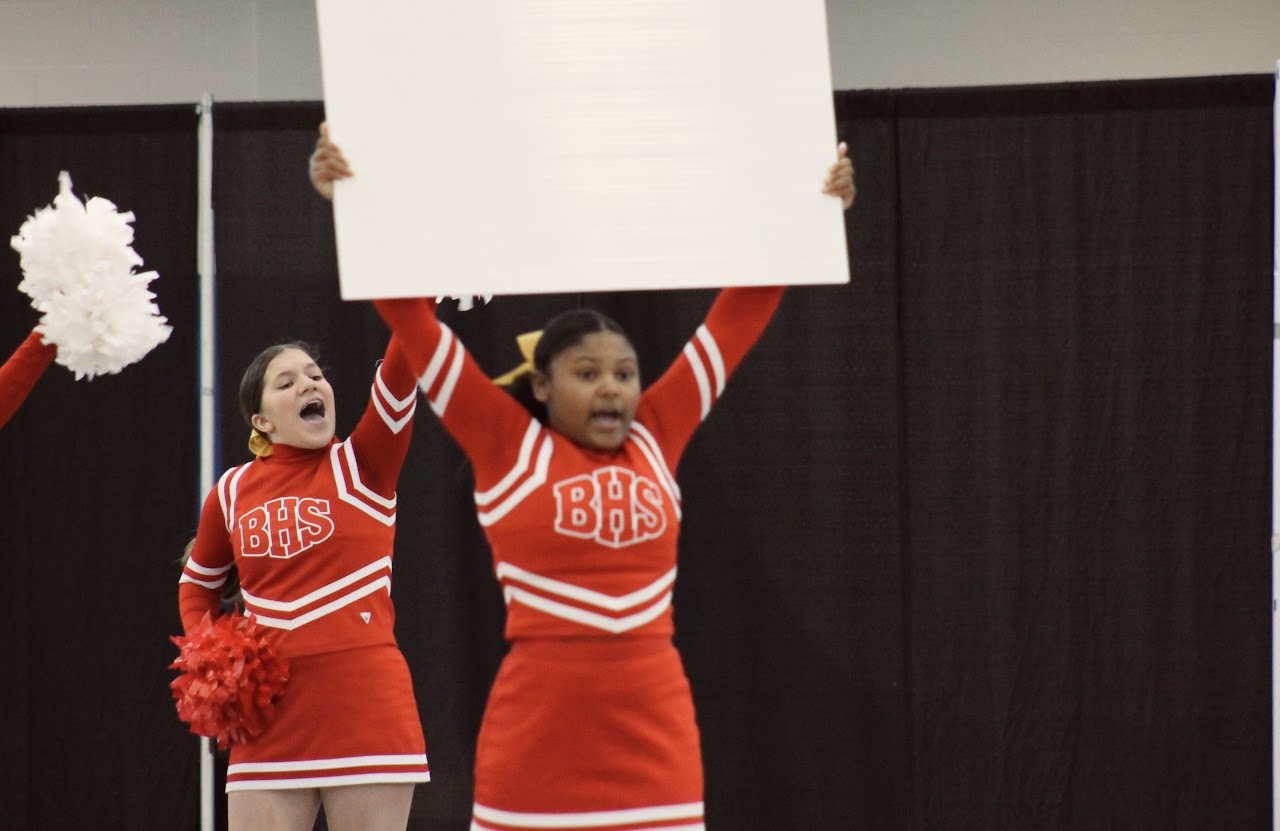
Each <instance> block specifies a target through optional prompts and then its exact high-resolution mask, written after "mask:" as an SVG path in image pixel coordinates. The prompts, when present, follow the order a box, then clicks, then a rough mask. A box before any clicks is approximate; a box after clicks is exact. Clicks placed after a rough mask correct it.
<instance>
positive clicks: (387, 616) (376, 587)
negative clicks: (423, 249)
mask: <svg viewBox="0 0 1280 831" xmlns="http://www.w3.org/2000/svg"><path fill="white" fill-rule="evenodd" d="M415 380H416V376H415V374H414V373H413V372H412V371H411V369H410V365H409V363H408V361H407V360H406V358H405V355H404V353H403V352H402V351H401V349H400V347H399V342H398V340H397V339H396V338H394V337H393V338H392V339H391V343H390V344H389V345H388V346H387V352H386V356H385V360H384V361H383V362H382V364H381V365H380V366H379V368H378V370H377V372H376V374H375V377H374V382H373V388H372V391H371V393H370V398H369V404H368V407H367V408H366V409H365V412H364V415H363V417H362V418H361V419H360V422H359V424H358V425H357V426H356V428H355V430H354V431H353V432H352V434H351V436H350V437H349V438H348V439H346V440H345V441H338V440H337V439H336V438H335V439H334V441H333V442H332V443H331V444H330V445H329V446H328V447H325V448H321V449H318V450H303V449H300V448H296V447H290V446H288V445H280V444H277V445H274V446H273V449H272V451H273V452H272V454H271V455H270V456H267V457H264V458H258V459H255V460H254V461H251V462H249V463H248V464H244V465H239V466H237V467H233V468H231V469H230V470H228V471H226V472H225V473H224V474H223V475H222V477H221V478H220V479H219V481H218V485H217V487H216V488H214V489H213V490H212V491H210V493H209V495H208V497H207V498H206V499H205V503H204V508H203V510H202V512H201V516H200V527H199V530H198V531H197V533H196V542H195V546H194V547H193V548H192V551H191V556H190V558H189V559H188V561H187V564H186V566H185V568H184V569H183V573H182V577H181V579H180V581H179V587H178V597H179V609H180V612H181V614H182V623H183V627H184V629H186V630H188V631H189V630H190V629H191V627H192V626H194V625H195V624H196V623H198V622H199V621H200V620H201V618H202V617H203V616H204V614H205V613H206V612H207V613H210V614H211V615H215V616H216V615H217V614H218V610H219V606H220V601H221V594H222V588H223V586H224V585H225V583H226V579H227V574H228V572H229V571H230V570H231V568H232V566H233V565H234V566H235V567H236V569H237V570H238V572H239V575H240V585H241V589H242V593H243V595H244V604H245V611H246V614H248V615H249V616H251V617H252V618H253V619H254V620H255V621H256V622H257V624H258V625H259V626H260V627H262V628H263V630H264V637H265V638H266V640H267V642H268V644H269V645H270V646H271V647H272V648H273V649H274V650H275V651H276V653H277V654H280V655H282V656H284V657H286V658H288V659H289V681H288V686H287V688H286V690H285V693H284V695H283V696H282V697H281V699H280V701H279V702H278V703H277V705H276V714H275V718H274V719H273V721H272V722H271V724H270V725H268V727H267V729H266V730H265V731H264V732H263V733H262V734H260V735H259V736H257V737H255V738H253V739H252V740H249V741H247V742H243V743H236V744H233V745H232V747H231V758H230V761H229V764H228V768H227V791H234V790H250V789H274V788H303V787H329V786H333V785H351V784H364V783H373V782H424V781H427V780H428V779H429V773H428V768H427V757H426V748H425V743H424V740H423V734H422V726H421V722H420V720H419V717H418V709H417V704H416V702H415V700H414V695H413V687H412V684H411V682H410V678H409V673H408V669H407V667H406V665H405V661H404V657H403V656H402V654H401V653H400V649H399V647H398V646H397V645H396V640H395V635H394V632H393V627H394V624H395V610H394V608H393V607H392V604H391V562H392V553H393V552H392V548H393V543H394V540H395V522H396V480H397V478H398V477H399V474H400V468H401V466H402V464H403V462H404V457H405V453H406V452H407V451H408V447H409V438H410V434H411V432H412V425H413V414H414V410H415V409H416V406H417V403H416V397H417V396H416V393H417V390H416V387H415Z"/></svg>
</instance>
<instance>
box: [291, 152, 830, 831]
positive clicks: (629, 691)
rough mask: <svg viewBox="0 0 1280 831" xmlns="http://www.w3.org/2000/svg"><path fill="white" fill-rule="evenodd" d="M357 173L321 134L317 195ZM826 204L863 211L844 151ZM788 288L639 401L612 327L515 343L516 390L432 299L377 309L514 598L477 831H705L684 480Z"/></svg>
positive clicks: (491, 717)
mask: <svg viewBox="0 0 1280 831" xmlns="http://www.w3.org/2000/svg"><path fill="white" fill-rule="evenodd" d="M348 175H350V170H349V169H348V168H347V165H346V161H345V159H343V157H342V154H341V152H340V151H339V149H338V148H337V147H336V146H335V145H334V144H333V143H332V142H331V141H330V140H329V138H328V136H327V134H325V133H323V132H322V134H321V138H320V140H319V142H318V144H317V146H316V151H315V153H314V154H313V156H312V159H311V177H312V182H313V183H314V184H315V186H316V188H317V190H319V191H320V192H321V193H322V194H325V195H331V194H332V185H333V182H334V180H336V179H340V178H345V177H346V176H348ZM823 191H824V192H826V193H828V194H831V195H833V196H837V197H839V198H840V199H841V200H842V202H843V204H844V205H845V207H846V208H847V207H848V206H849V205H851V204H852V202H853V198H854V192H855V191H854V183H853V167H852V164H851V163H850V162H849V160H848V159H847V158H846V151H845V148H844V146H843V145H841V146H840V148H839V151H838V160H837V162H836V163H835V164H834V165H832V167H831V168H830V171H829V172H828V176H827V179H826V182H825V183H824V186H823ZM782 294H783V289H782V288H777V287H769V288H729V289H724V290H723V291H722V292H721V293H720V295H719V296H718V297H717V299H716V301H715V303H714V304H713V305H712V307H711V309H710V311H709V313H708V315H707V318H706V322H705V323H704V324H703V325H702V326H700V327H699V328H698V330H697V332H696V334H695V335H694V337H693V338H692V339H691V340H690V341H689V342H688V344H687V345H686V346H685V348H684V352H683V353H682V355H681V356H680V357H679V358H677V360H676V361H675V363H674V364H673V365H672V366H671V367H670V368H669V369H667V371H666V372H665V373H664V374H663V375H662V376H661V377H660V378H659V379H658V380H657V381H656V382H654V383H653V384H652V385H651V386H649V387H648V388H647V389H645V390H643V391H642V389H641V381H640V367H639V364H638V360H637V357H636V352H635V350H634V348H633V347H632V345H631V342H630V341H629V340H628V338H627V336H626V334H625V333H624V332H623V331H622V329H621V327H620V326H618V324H617V323H616V322H614V321H612V320H611V319H609V318H607V317H606V316H604V315H602V314H600V313H598V312H594V311H590V310H573V311H569V312H565V313H562V314H560V315H558V316H556V317H555V318H553V319H552V320H551V321H550V322H549V323H548V324H547V326H546V328H545V329H544V330H543V331H542V332H541V333H537V334H536V335H531V336H527V337H523V338H522V339H521V340H522V343H521V347H522V351H524V352H525V355H526V358H527V361H526V364H525V365H524V366H522V367H521V368H519V369H518V370H517V371H516V372H515V373H509V374H508V376H506V377H504V378H503V379H499V380H500V381H503V382H506V383H508V384H510V385H511V386H512V387H513V390H514V391H516V392H517V395H509V394H508V393H507V392H505V391H504V390H503V389H501V388H500V387H499V386H497V385H495V384H494V383H493V382H491V381H490V380H489V378H488V377H487V376H486V375H485V373H484V372H483V371H482V370H481V369H480V368H479V366H478V365H477V364H476V363H475V361H474V360H473V359H472V358H471V356H470V355H469V354H468V353H467V352H466V350H465V349H464V348H463V346H462V345H461V344H460V343H459V342H458V340H457V338H456V337H455V336H454V335H453V333H452V331H451V330H450V329H449V328H448V327H447V326H446V325H445V324H443V323H441V322H440V321H439V320H437V318H436V316H435V314H434V302H433V301H430V300H423V299H411V300H381V301H378V302H377V304H376V305H377V307H378V310H379V312H380V313H381V314H382V316H383V318H384V319H385V320H386V321H387V323H388V325H390V327H391V329H392V331H393V332H394V333H395V335H396V336H397V337H398V338H400V339H401V340H402V342H403V344H404V350H405V353H406V354H407V355H408V356H409V360H410V363H411V364H412V366H413V368H414V372H415V373H417V374H418V375H419V382H418V385H419V388H420V389H421V390H422V392H423V394H424V395H425V396H426V398H427V400H428V401H429V402H430V404H431V407H432V409H433V410H434V411H435V412H436V414H437V415H438V416H439V417H440V418H441V420H442V422H443V423H444V426H445V428H446V429H447V430H448V431H449V432H450V434H451V435H452V436H453V437H454V439H455V440H457V442H458V444H459V445H460V446H461V447H462V448H463V450H464V451H465V452H466V454H467V457H468V459H469V460H470V462H471V465H472V467H473V469H474V473H475V486H476V490H475V494H474V496H475V503H476V509H477V514H478V517H479V520H480V524H481V526H482V527H483V528H484V530H485V534H486V536H487V538H488V541H489V544H490V547H491V548H492V551H493V557H494V563H495V571H496V575H497V577H498V581H499V583H500V584H501V585H502V589H503V594H504V597H505V599H506V602H507V623H506V637H507V640H508V641H509V642H510V644H511V649H510V651H509V652H508V654H507V656H506V657H505V659H504V660H503V663H502V667H501V669H500V671H499V673H498V676H497V678H496V680H495V681H494V686H493V689H492V691H491V692H490V696H489V701H488V706H487V708H486V710H485V714H484V719H483V722H482V724H481V728H480V736H479V741H478V745H477V750H476V769H475V801H474V805H473V814H472V826H471V827H472V828H473V829H478V830H479V831H517V829H535V828H537V829H566V828H573V829H598V830H599V831H605V829H610V830H611V831H618V829H639V828H644V829H656V828H679V829H681V831H693V829H701V828H703V827H704V826H703V773H702V760H701V752H700V747H699V738H698V729H697V725H696V723H695V720H694V708H693V698H692V695H691V693H690V689H689V682H688V680H687V679H686V677H685V673H684V669H683V666H682V664H681V661H680V656H679V654H678V653H677V652H676V649H675V647H674V645H673V644H672V635H673V631H674V627H673V623H672V612H671V598H672V585H673V583H674V580H675V576H676V541H677V536H678V533H679V528H680V518H681V504H680V489H679V487H678V485H677V484H676V482H675V479H674V477H673V475H672V472H673V471H674V470H675V469H676V467H677V465H678V464H679V461H680V456H681V454H682V453H683V451H684V449H685V447H686V445H687V444H688V442H689V440H690V438H691V437H692V436H693V433H694V431H695V430H696V428H697V427H698V426H699V424H701V422H702V420H703V419H704V418H705V417H706V416H707V414H708V412H709V411H710V409H711V407H712V405H713V404H714V403H715V402H716V400H717V399H718V398H719V397H720V395H721V393H722V391H723V389H724V385H725V382H726V381H727V379H728V377H729V376H730V375H731V374H732V373H733V371H734V369H735V368H736V367H737V366H738V364H739V363H740V362H741V361H742V359H743V358H744V357H745V356H746V354H747V352H748V351H749V350H750V349H751V347H752V345H753V344H754V343H755V342H756V340H757V338H758V337H759V336H760V334H761V333H762V332H763V330H764V328H765V326H766V325H767V324H768V322H769V320H770V318H771V317H772V316H773V313H774V310H775V309H776V308H777V305H778V303H779V301H780V300H781V298H782ZM517 396H518V397H519V398H520V399H521V400H520V401H518V400H517Z"/></svg>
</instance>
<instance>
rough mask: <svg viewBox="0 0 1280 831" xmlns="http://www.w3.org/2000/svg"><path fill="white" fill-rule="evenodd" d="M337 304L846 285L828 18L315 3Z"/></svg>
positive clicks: (520, 4) (779, 12) (472, 4)
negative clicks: (344, 164)
mask: <svg viewBox="0 0 1280 831" xmlns="http://www.w3.org/2000/svg"><path fill="white" fill-rule="evenodd" d="M316 10H317V17H318V20H319V26H320V46H321V58H322V64H323V72H324V88H325V108H326V118H327V121H328V124H329V132H330V135H331V137H332V138H333V139H334V141H336V142H337V143H338V144H339V145H340V146H341V147H342V149H343V152H344V153H345V155H346V156H347V159H348V160H349V161H350V162H351V166H352V168H353V170H354V172H355V177H354V178H352V179H350V180H346V181H343V182H340V183H339V184H338V187H337V188H336V192H335V195H334V219H335V225H336V232H337V246H338V263H339V270H340V274H341V286H342V296H343V297H344V298H346V299H367V298H372V297H406V296H424V295H465V294H528V293H540V292H572V291H610V290H623V289H658V288H693V287H710V286H727V285H774V284H802V283H841V282H847V281H848V279H849V268H848V257H847V251H846V247H845V234H844V217H843V212H842V210H841V207H840V204H839V200H838V199H836V198H835V197H831V196H826V195H824V194H822V193H821V186H822V181H823V179H824V177H825V176H826V172H827V169H828V167H829V166H830V165H831V163H832V162H833V161H834V160H835V158H836V134H835V125H834V116H833V109H832V90H831V75H830V62H829V55H828V49H827V34H826V18H825V9H824V4H823V0H607V1H606V0H448V2H440V0H362V2H359V3H354V2H351V0H317V3H316Z"/></svg>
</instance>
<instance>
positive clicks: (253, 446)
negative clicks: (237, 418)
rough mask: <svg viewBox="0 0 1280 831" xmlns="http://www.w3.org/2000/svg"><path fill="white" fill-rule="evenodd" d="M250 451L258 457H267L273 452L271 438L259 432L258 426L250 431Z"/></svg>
mask: <svg viewBox="0 0 1280 831" xmlns="http://www.w3.org/2000/svg"><path fill="white" fill-rule="evenodd" d="M249 452H250V453H252V454H253V455H255V456H257V457H258V458H266V457H267V456H270V455H271V453H272V447H271V440H270V439H268V438H267V437H266V436H264V435H262V434H261V433H259V432H258V429H257V428H256V427H255V428H253V429H252V430H250V431H249Z"/></svg>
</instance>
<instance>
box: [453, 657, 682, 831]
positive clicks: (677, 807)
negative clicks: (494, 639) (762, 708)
mask: <svg viewBox="0 0 1280 831" xmlns="http://www.w3.org/2000/svg"><path fill="white" fill-rule="evenodd" d="M475 788H476V790H475V805H474V806H473V814H472V829H473V831H522V830H523V829H532V828H537V829H540V830H541V831H558V830H559V829H570V828H571V829H574V831H582V829H596V828H600V829H609V831H629V829H640V828H643V829H655V831H656V829H671V830H672V831H674V829H680V831H694V829H702V828H703V804H702V800H703V781H702V753H701V748H700V746H699V742H698V727H697V724H696V722H695V720H694V710H693V696H692V694H691V693H690V690H689V681H688V679H687V678H686V677H685V674H684V667H683V665H682V664H681V662H680V656H679V653H677V652H676V649H675V647H674V646H673V645H672V643H671V641H670V640H669V639H667V638H657V637H652V638H651V637H620V638H609V639H592V640H569V639H564V640H555V639H538V640H532V641H518V642H516V643H515V644H514V645H513V646H512V648H511V651H510V652H509V653H508V654H507V657H506V659H505V660H504V661H503V663H502V667H501V669H500V670H499V671H498V677H497V679H496V680H495V681H494V685H493V691H492V692H491V693H490V695H489V704H488V707H487V708H486V710H485V715H484V721H483V723H482V724H481V727H480V738H479V743H478V745H477V748H476V775H475Z"/></svg>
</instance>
